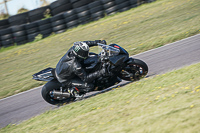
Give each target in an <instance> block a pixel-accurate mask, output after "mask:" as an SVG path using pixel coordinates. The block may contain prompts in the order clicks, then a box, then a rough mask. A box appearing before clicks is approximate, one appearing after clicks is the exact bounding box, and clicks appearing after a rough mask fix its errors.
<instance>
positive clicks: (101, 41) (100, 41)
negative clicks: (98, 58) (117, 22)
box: [95, 40, 107, 45]
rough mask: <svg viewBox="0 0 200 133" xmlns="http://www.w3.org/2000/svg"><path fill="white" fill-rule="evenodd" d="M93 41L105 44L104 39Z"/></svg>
mask: <svg viewBox="0 0 200 133" xmlns="http://www.w3.org/2000/svg"><path fill="white" fill-rule="evenodd" d="M95 42H96V43H102V44H106V45H107V43H106V40H95Z"/></svg>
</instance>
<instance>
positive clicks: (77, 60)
mask: <svg viewBox="0 0 200 133" xmlns="http://www.w3.org/2000/svg"><path fill="white" fill-rule="evenodd" d="M97 43H103V44H106V41H105V40H95V41H80V42H75V43H74V45H73V46H72V47H71V48H70V49H69V50H68V51H67V53H66V54H65V55H64V56H63V57H62V58H61V59H60V61H59V62H58V64H57V66H56V69H55V75H56V78H57V79H58V81H59V82H60V83H62V84H63V85H64V87H68V88H69V89H68V92H69V93H70V94H71V95H72V96H75V95H77V93H78V95H81V94H84V93H86V92H89V91H91V90H92V89H93V88H94V85H93V83H92V81H93V80H94V79H96V78H98V77H100V76H102V75H104V74H105V73H106V69H105V67H103V68H102V69H101V70H98V71H96V72H93V73H86V72H85V70H84V68H83V62H84V60H85V59H87V57H88V55H89V47H92V46H97V45H98V44H97Z"/></svg>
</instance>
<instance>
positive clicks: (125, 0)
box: [115, 0, 131, 12]
mask: <svg viewBox="0 0 200 133" xmlns="http://www.w3.org/2000/svg"><path fill="white" fill-rule="evenodd" d="M115 3H116V5H117V9H118V11H119V12H123V11H126V10H129V9H130V8H131V6H130V2H129V0H115Z"/></svg>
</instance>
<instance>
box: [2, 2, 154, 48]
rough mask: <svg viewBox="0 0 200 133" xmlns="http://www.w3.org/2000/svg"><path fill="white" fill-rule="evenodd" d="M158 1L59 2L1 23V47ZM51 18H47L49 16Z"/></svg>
mask: <svg viewBox="0 0 200 133" xmlns="http://www.w3.org/2000/svg"><path fill="white" fill-rule="evenodd" d="M153 1H155V0H57V1H55V2H53V3H51V4H50V5H48V6H44V7H41V8H37V9H34V10H31V11H29V12H25V13H21V14H17V15H14V16H11V17H9V18H8V19H5V20H1V21H0V47H8V46H12V45H14V44H17V45H21V44H24V43H27V42H32V41H34V40H35V37H36V36H37V35H39V34H41V35H42V36H43V38H45V37H48V36H49V35H51V34H52V33H56V34H59V33H62V32H64V31H66V30H67V29H70V28H73V27H76V26H78V25H81V24H86V23H88V22H91V21H95V20H98V19H100V18H103V17H104V16H105V15H113V14H115V13H117V12H123V11H126V10H129V9H130V8H134V7H137V6H139V5H141V4H143V3H149V2H153ZM47 13H48V14H50V15H51V17H50V18H47V19H46V18H45V15H46V14H47Z"/></svg>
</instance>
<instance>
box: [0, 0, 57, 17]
mask: <svg viewBox="0 0 200 133" xmlns="http://www.w3.org/2000/svg"><path fill="white" fill-rule="evenodd" d="M54 1H56V0H0V14H1V15H2V14H4V15H10V16H12V15H16V14H18V13H20V12H23V11H24V10H27V11H30V10H33V9H36V8H39V7H42V6H46V5H49V4H50V3H52V2H54Z"/></svg>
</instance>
